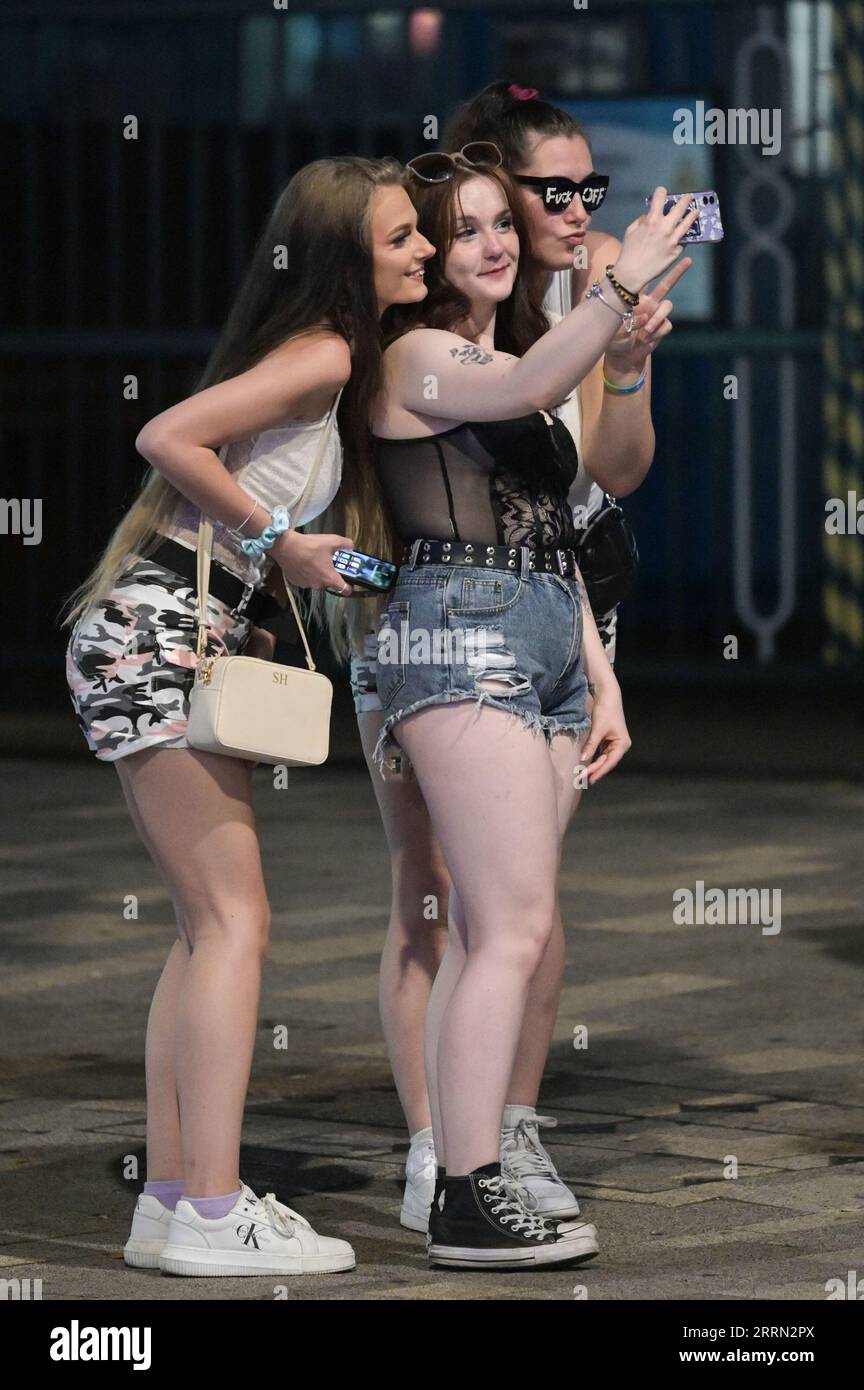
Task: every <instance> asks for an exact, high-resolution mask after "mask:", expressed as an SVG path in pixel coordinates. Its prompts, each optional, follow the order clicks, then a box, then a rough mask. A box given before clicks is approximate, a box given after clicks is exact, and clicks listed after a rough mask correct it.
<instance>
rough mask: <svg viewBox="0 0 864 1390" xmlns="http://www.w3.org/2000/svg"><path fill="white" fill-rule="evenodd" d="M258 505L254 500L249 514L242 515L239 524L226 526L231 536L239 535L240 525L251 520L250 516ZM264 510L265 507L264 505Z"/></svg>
mask: <svg viewBox="0 0 864 1390" xmlns="http://www.w3.org/2000/svg"><path fill="white" fill-rule="evenodd" d="M258 506H259V503H258V502H256V503H255V504H254V506H253V507H252V510H251V512H250V513H249V515H248V516H247V517H244V518H243V520H242V521H241V522H240V525H239V526H228V527H226V528H225V529H226V530H227V531H229V532H230V534H231V535H232V536H239V535H240V529H241V527H243V526H245V525H246V522H247V521H251V520H252V517H253V516H254V515H255V513H256V511H257V510H258ZM264 510H265V511H266V510H267V508H266V507H265V508H264ZM244 539H245V537H244Z"/></svg>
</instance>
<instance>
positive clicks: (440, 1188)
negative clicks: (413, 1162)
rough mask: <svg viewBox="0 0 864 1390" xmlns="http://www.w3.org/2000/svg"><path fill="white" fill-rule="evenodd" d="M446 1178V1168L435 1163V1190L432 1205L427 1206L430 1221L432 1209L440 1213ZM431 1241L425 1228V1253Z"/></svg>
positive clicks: (427, 1251)
mask: <svg viewBox="0 0 864 1390" xmlns="http://www.w3.org/2000/svg"><path fill="white" fill-rule="evenodd" d="M446 1178H447V1169H446V1168H442V1166H441V1164H440V1163H437V1164H436V1165H435V1191H434V1192H433V1194H432V1205H431V1206H430V1208H429V1220H430V1222H431V1220H432V1213H433V1211H434V1212H437V1213H438V1214H439V1215H440V1213H441V1198H442V1196H443V1193H444V1183H445V1181H446ZM431 1242H432V1237H431V1236H430V1235H429V1231H428V1229H427V1232H426V1254H427V1255H428V1254H429V1246H430V1244H431Z"/></svg>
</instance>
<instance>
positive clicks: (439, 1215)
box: [427, 1163, 599, 1269]
mask: <svg viewBox="0 0 864 1390" xmlns="http://www.w3.org/2000/svg"><path fill="white" fill-rule="evenodd" d="M526 1201H528V1202H530V1201H531V1195H530V1193H527V1192H526V1190H525V1189H524V1188H522V1187H521V1186H520V1185H519V1184H518V1183H514V1182H512V1181H511V1180H510V1179H508V1178H507V1177H502V1174H501V1164H500V1163H487V1164H485V1165H484V1166H483V1167H482V1168H475V1170H474V1172H473V1173H468V1175H467V1176H466V1177H459V1178H454V1177H450V1176H445V1179H444V1201H443V1204H442V1206H443V1210H442V1209H439V1207H438V1205H437V1203H435V1202H433V1204H432V1210H431V1212H430V1214H429V1241H428V1244H427V1254H428V1256H429V1262H430V1264H433V1265H447V1266H455V1267H457V1268H460V1269H464V1268H482V1269H519V1268H521V1267H522V1266H523V1265H527V1266H536V1265H560V1264H575V1263H581V1262H582V1261H584V1260H590V1259H593V1257H594V1256H595V1255H596V1254H597V1252H598V1248H599V1247H598V1245H597V1232H596V1231H595V1229H594V1227H593V1226H591V1225H588V1224H587V1223H577V1222H572V1223H568V1225H567V1226H566V1227H563V1228H561V1229H560V1230H559V1229H556V1227H555V1226H554V1225H552V1223H551V1222H549V1221H544V1220H543V1219H542V1217H539V1216H537V1215H535V1214H534V1213H533V1212H531V1211H529V1210H528V1207H527V1206H526V1205H525V1202H526Z"/></svg>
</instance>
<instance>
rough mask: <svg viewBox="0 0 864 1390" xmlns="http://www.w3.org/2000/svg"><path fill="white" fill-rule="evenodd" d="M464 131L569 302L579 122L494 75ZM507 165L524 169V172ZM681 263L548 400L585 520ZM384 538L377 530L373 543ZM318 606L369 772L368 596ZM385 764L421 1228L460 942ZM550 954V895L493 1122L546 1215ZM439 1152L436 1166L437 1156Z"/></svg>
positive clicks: (418, 815)
mask: <svg viewBox="0 0 864 1390" xmlns="http://www.w3.org/2000/svg"><path fill="white" fill-rule="evenodd" d="M471 141H488V142H493V143H495V144H496V145H497V147H498V148H499V149H500V151H501V154H502V158H503V162H504V166H505V168H507V169H508V170H510V171H511V172H513V173H515V174H516V176H517V187H518V193H519V197H520V207H521V213H522V216H523V217H524V219H525V222H526V225H527V233H528V238H529V242H528V245H527V247H523V251H522V259H521V262H520V264H521V266H522V269H523V270H524V272H525V274H526V276H527V277H528V278H529V280H530V282H531V286H532V290H533V292H534V294H535V295H536V296H537V297H539V298H542V299H543V307H544V309H545V313H546V318H547V320H548V321H549V322H550V323H553V324H554V323H557V322H558V321H560V319H561V318H562V317H563V315H564V314H566V313H567V312H569V310H570V309H571V308H572V306H573V304H578V303H579V302H580V299H581V297H582V295H584V293H585V290H586V289H587V288H588V286H589V285H590V284H591V283H592V282H593V281H594V280H599V281H601V282H602V281H603V280H604V277H605V269H606V266H607V265H609V264H611V263H614V261H615V260H616V259H617V257H618V255H619V254H620V251H621V243H620V241H618V240H617V239H616V238H615V237H613V236H610V235H608V234H607V233H602V232H594V231H592V230H591V218H592V211H593V210H594V209H596V207H597V206H599V201H600V200H599V199H598V190H599V191H600V192H603V191H604V187H605V185H606V184H607V183H608V180H605V179H604V178H603V177H602V176H597V175H595V171H594V165H593V159H592V154H591V147H590V143H589V139H588V135H587V133H586V131H585V130H584V129H583V127H582V126H581V125H579V123H578V122H577V121H575V120H574V119H573V118H572V117H571V116H570V115H569V114H568V113H566V112H564V111H562V110H560V109H559V108H557V107H554V106H551V105H550V104H549V103H547V102H544V101H542V100H541V99H540V98H539V96H538V94H537V93H536V91H534V90H533V89H525V88H520V87H517V86H515V84H513V83H508V82H496V83H493V84H491V85H490V86H489V87H487V88H485V89H484V90H483V91H482V92H480V93H479V94H478V95H477V96H476V97H474V98H473V99H472V100H471V101H469V102H468V103H466V105H465V106H464V107H463V108H462V109H461V110H460V111H459V112H458V113H457V115H456V116H455V117H454V118H453V120H452V121H451V122H450V125H449V127H448V129H447V132H446V134H445V138H444V148H446V149H448V150H451V151H452V150H460V149H462V148H463V147H464V146H466V145H467V144H469V142H471ZM592 176H593V177H592ZM521 178H525V179H526V180H527V181H526V182H525V183H522V182H520V181H519V180H520V179H521ZM586 180H587V183H586V182H584V181H586ZM544 183H545V187H544V186H543V185H544ZM538 184H539V185H540V186H538ZM409 187H410V185H409ZM415 187H416V185H415ZM580 190H581V192H580ZM582 194H584V195H585V201H584V202H583V199H582V196H581V195H582ZM568 195H569V196H568ZM433 239H434V238H433ZM574 257H575V258H576V269H575V270H574V269H572V267H573V264H574ZM585 260H587V265H586V264H584V261H585ZM690 264H691V260H690V258H689V257H687V256H684V257H682V258H681V259H680V260H679V261H678V262H677V263H676V265H675V266H674V267H673V268H672V269H671V270H670V271H669V272H668V274H667V275H666V276H665V277H664V279H663V280H662V281H661V282H660V283H659V284H658V285H657V286H656V288H654V289H653V290H652V291H651V292H650V293H649V292H646V291H644V290H642V293H641V295H640V304H639V308H638V311H637V314H636V319H635V328H634V332H633V333H632V334H630V335H628V334H626V333H624V331H623V329H622V330H619V332H618V333H616V334H615V336H614V338H613V339H612V341H611V342H610V343H609V344H608V345H607V347H606V351H605V354H604V356H603V357H602V358H601V359H600V360H598V361H596V362H595V363H594V364H593V365H592V366H591V367H590V369H589V370H588V372H587V373H586V374H585V376H584V377H583V379H582V381H581V382H580V384H579V385H578V387H577V388H576V389H574V390H572V391H570V392H569V393H568V394H567V395H566V397H565V399H564V400H563V401H561V402H559V403H556V404H555V405H554V407H553V413H554V414H555V415H556V416H557V417H558V418H559V419H561V420H562V421H563V422H564V424H566V426H567V428H568V429H569V430H570V432H571V434H572V436H573V439H574V441H575V444H576V447H577V450H578V453H579V466H578V471H577V474H576V477H575V479H574V482H573V484H572V486H571V488H570V492H569V499H568V500H569V502H570V505H571V506H572V507H573V508H574V511H575V512H576V514H577V517H578V521H577V524H581V525H584V524H585V523H586V521H587V520H589V519H591V518H593V517H594V516H595V515H596V513H597V512H598V511H599V510H600V509H601V508H602V507H603V505H604V501H605V491H607V490H608V492H610V493H611V494H613V495H617V496H626V494H628V493H629V492H632V491H633V490H634V489H635V488H636V487H638V486H639V484H640V482H641V481H642V479H643V478H644V476H645V474H646V472H647V471H648V468H649V467H650V464H651V461H652V457H653V452H654V431H653V427H652V422H651V398H650V392H651V354H652V352H653V351H654V349H655V348H656V347H657V346H658V344H659V343H660V342H661V341H662V339H663V338H664V337H665V336H666V335H667V334H668V333H669V332H670V331H671V329H672V323H671V318H670V314H671V310H672V303H671V301H670V299H669V298H668V297H667V296H668V293H669V291H670V289H671V288H672V286H673V285H674V284H675V283H676V282H677V281H678V280H679V279H680V278H681V276H682V275H683V274H684V273H685V272H686V271H687V269H688V268H689V266H690ZM639 288H641V287H639ZM640 383H641V384H640ZM616 388H624V389H623V390H621V389H616ZM355 519H356V518H355ZM346 524H347V523H346ZM382 543H383V542H382V541H381V540H380V539H379V540H378V544H379V545H381V544H382ZM378 553H386V552H378ZM327 605H328V611H329V612H330V613H331V615H332V623H333V636H334V644H335V645H336V646H337V648H338V649H339V650H340V651H341V653H342V655H343V656H345V657H346V658H347V657H348V656H349V655H350V657H351V682H352V688H353V694H354V704H355V710H356V713H357V723H358V728H359V731H360V737H361V740H362V743H363V747H364V751H365V754H366V758H367V762H368V764H369V768H370V771H373V765H372V756H371V755H372V750H373V749H374V747H375V744H376V742H377V739H378V736H379V734H380V730H381V725H382V723H383V716H382V713H381V702H380V699H379V697H378V693H377V687H376V652H377V640H376V633H375V630H374V624H373V625H372V626H371V630H370V629H369V627H367V628H366V630H365V631H364V629H363V621H364V616H365V613H368V612H369V609H370V608H374V607H375V605H370V604H367V603H362V604H360V605H355V604H352V605H350V606H349V607H348V609H347V611H344V612H342V616H343V618H345V619H347V623H348V630H349V633H350V641H349V642H345V641H344V639H343V637H342V629H341V628H340V626H339V619H340V611H342V610H344V609H345V606H344V605H339V604H338V603H335V602H334V603H331V601H330V600H327ZM597 627H598V630H599V632H600V636H601V638H602V640H603V645H604V648H605V651H606V655H607V657H608V658H609V661H610V662H613V663H614V659H615V648H616V627H617V613H616V612H615V611H613V612H611V613H609V614H607V615H604V616H602V617H598V619H597ZM611 732H612V731H611V730H607V729H604V728H602V727H601V725H600V723H599V722H598V721H597V719H596V718H595V722H594V727H593V729H592V733H591V736H590V739H589V741H588V743H587V744H586V747H585V749H584V750H583V756H584V757H585V758H586V760H590V759H591V757H592V756H593V754H594V752H595V750H596V749H597V748H598V747H599V746H600V744H601V742H602V741H603V740H604V739H605V738H606V737H607V736H608V735H609V734H610V733H611ZM608 751H610V750H608V749H607V752H608ZM395 766H398V768H399V771H398V773H397V772H396V770H395ZM395 766H394V771H393V772H392V773H391V775H390V776H389V777H388V779H387V780H386V781H382V780H381V779H380V778H379V777H378V776H377V775H376V776H373V784H374V786H375V793H376V797H377V799H378V805H379V809H380V813H381V818H382V822H383V824H384V828H385V832H386V835H387V839H388V844H389V847H390V852H391V860H392V906H391V912H390V920H389V925H388V931H387V937H386V942H385V946H384V951H383V954H382V959H381V973H380V987H379V999H380V1011H381V1018H382V1025H383V1030H384V1035H385V1039H386V1041H387V1046H388V1051H389V1056H390V1061H391V1065H392V1068H393V1075H394V1079H395V1082H396V1087H397V1091H398V1094H399V1098H400V1101H401V1104H402V1108H403V1111H404V1113H405V1117H406V1122H407V1127H408V1133H409V1136H410V1146H409V1152H408V1157H407V1162H406V1182H405V1190H404V1195H403V1200H402V1207H401V1213H400V1219H401V1222H402V1224H403V1225H405V1226H408V1227H409V1228H411V1229H414V1230H421V1231H425V1230H426V1228H427V1225H428V1218H429V1208H430V1204H431V1200H432V1195H433V1188H434V1183H435V1175H436V1150H435V1142H434V1136H433V1126H432V1116H433V1113H434V1108H435V1097H434V1095H432V1096H430V1094H429V1090H428V1087H427V1083H426V1068H425V1065H424V1045H423V1038H424V1029H425V1023H426V1012H427V1007H428V1003H429V997H430V992H431V989H432V984H433V981H434V979H435V975H436V972H437V970H438V967H439V965H440V963H441V960H442V957H443V955H444V951H445V949H446V948H447V944H448V939H449V941H450V951H451V955H452V953H453V952H454V951H455V950H458V941H457V940H456V939H455V938H454V935H453V932H452V924H451V931H450V934H449V938H448V928H447V920H448V911H447V904H448V894H449V888H450V875H449V873H448V871H447V866H446V864H445V862H444V857H443V854H442V852H441V849H440V846H439V844H438V841H437V838H436V836H435V832H434V829H433V826H432V823H431V820H430V817H429V812H428V808H427V806H426V803H425V800H424V798H423V794H422V791H421V789H420V787H419V785H418V783H417V780H416V778H415V777H414V776H413V775H412V770H411V765H410V761H409V759H408V758H407V757H406V756H405V754H404V750H403V751H402V752H401V754H400V755H399V756H398V759H397V761H396V764H395ZM611 766H612V763H611V761H610V760H609V759H608V758H607V759H606V760H605V761H604V762H603V763H601V762H600V761H599V760H598V761H596V762H595V763H594V764H593V765H592V767H591V770H590V773H589V774H588V777H589V782H590V784H591V785H593V784H595V783H596V782H597V781H598V780H599V779H600V778H601V777H602V776H604V775H605V774H606V773H607V772H608V771H609V770H611ZM580 799H581V792H580V791H578V790H576V791H575V793H574V796H573V798H572V810H571V812H570V815H572V814H573V813H575V810H576V807H577V806H578V804H579V801H580ZM430 901H431V902H433V903H434V904H436V905H437V913H436V915H435V916H432V915H431V914H430V911H429V909H428V904H429V902H430ZM564 961H565V943H564V931H563V924H562V919H561V912H560V907H559V905H558V902H557V899H556V904H555V911H554V920H553V926H552V932H551V934H550V938H549V941H548V944H547V947H546V950H545V952H544V954H543V958H542V960H541V962H540V965H539V967H538V969H537V971H536V973H535V975H534V977H533V979H532V981H531V986H530V990H529V994H528V1000H527V1004H526V1008H525V1020H524V1026H523V1030H522V1034H521V1037H520V1041H519V1047H518V1049H517V1053H516V1058H515V1062H514V1067H513V1074H512V1077H511V1080H510V1084H509V1086H508V1089H507V1103H506V1105H505V1110H504V1114H503V1117H502V1127H501V1158H502V1166H503V1168H504V1170H505V1171H507V1172H509V1173H510V1175H511V1176H512V1177H514V1178H518V1179H519V1181H520V1182H522V1183H523V1185H524V1186H525V1187H526V1188H527V1189H528V1190H529V1191H530V1192H531V1194H532V1197H533V1199H534V1200H535V1202H536V1203H537V1209H538V1210H539V1212H540V1213H541V1214H542V1215H544V1216H548V1217H549V1218H550V1219H571V1218H573V1217H575V1216H577V1215H578V1214H579V1203H578V1201H577V1198H576V1196H575V1194H574V1193H573V1192H572V1191H571V1190H570V1188H569V1187H568V1186H567V1185H566V1183H565V1182H564V1181H563V1180H562V1178H561V1177H560V1176H559V1175H558V1173H557V1172H556V1169H555V1166H554V1163H553V1162H552V1159H551V1157H550V1155H549V1153H548V1152H547V1150H546V1149H545V1147H544V1146H543V1144H542V1142H541V1140H540V1134H539V1130H540V1128H541V1127H543V1126H546V1125H554V1124H555V1120H554V1118H553V1117H550V1116H544V1115H538V1113H537V1110H536V1106H537V1101H538V1095H539V1089H540V1084H541V1081H542V1077H543V1070H544V1066H545V1063H546V1058H547V1055H548V1051H549V1047H550V1044H551V1039H552V1034H553V1030H554V1026H555V1019H556V1016H557V1012H558V1004H559V999H560V994H561V988H562V982H563V973H564ZM438 1157H439V1164H438V1166H439V1167H443V1164H441V1163H440V1155H439V1156H438Z"/></svg>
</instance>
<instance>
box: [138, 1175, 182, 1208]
mask: <svg viewBox="0 0 864 1390" xmlns="http://www.w3.org/2000/svg"><path fill="white" fill-rule="evenodd" d="M144 1191H145V1192H146V1193H147V1195H148V1197H157V1198H158V1199H159V1201H160V1202H161V1203H162V1205H163V1207H167V1208H168V1210H169V1211H173V1210H174V1208H175V1207H176V1205H177V1203H178V1202H179V1200H180V1198H181V1197H182V1196H183V1179H182V1178H162V1179H160V1181H159V1182H145V1184H144Z"/></svg>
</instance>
